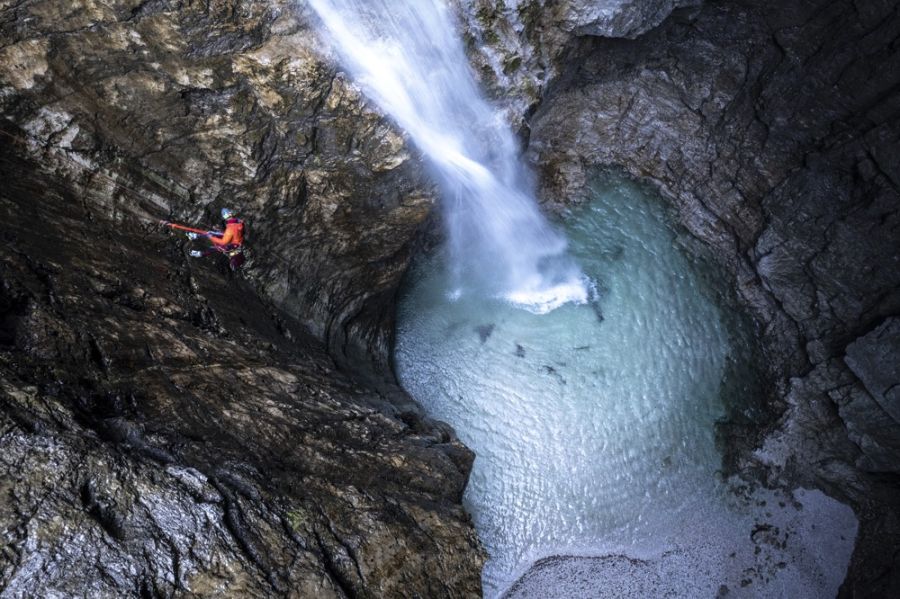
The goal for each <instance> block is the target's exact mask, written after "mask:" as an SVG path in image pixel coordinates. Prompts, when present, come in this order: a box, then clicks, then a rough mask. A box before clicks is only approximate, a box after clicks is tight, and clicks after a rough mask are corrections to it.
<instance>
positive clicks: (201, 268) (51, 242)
mask: <svg viewBox="0 0 900 599" xmlns="http://www.w3.org/2000/svg"><path fill="white" fill-rule="evenodd" d="M9 149H10V146H9V145H4V146H3V150H2V154H0V168H2V172H3V173H4V177H6V176H9V179H5V181H6V183H5V184H4V186H3V188H2V189H0V215H2V218H3V221H4V223H5V227H4V231H3V246H2V248H3V249H2V251H0V281H2V287H0V307H2V310H3V320H2V327H0V497H2V501H0V534H2V538H3V544H2V550H0V589H2V594H3V595H4V596H10V597H20V596H21V597H39V596H91V597H121V596H137V595H141V596H173V595H175V596H213V595H224V596H242V597H243V596H248V597H271V596H292V597H381V596H405V597H412V596H429V597H430V596H436V597H437V596H443V597H469V596H473V595H476V594H478V593H479V592H480V587H481V584H480V563H481V559H482V558H481V550H480V548H479V545H478V541H477V539H476V538H475V535H474V531H473V529H472V526H471V523H470V520H469V517H468V515H467V514H465V513H464V512H463V510H462V507H461V505H460V499H461V496H462V492H463V488H464V486H465V484H466V480H467V478H468V472H469V469H470V467H471V462H472V458H473V456H472V454H471V452H469V451H468V450H467V449H466V448H465V447H463V446H462V445H461V444H460V443H459V442H458V441H457V440H456V438H455V436H454V435H453V432H452V431H451V430H450V429H449V427H447V426H446V425H442V424H439V423H435V422H431V421H428V420H426V419H424V418H423V417H422V416H421V415H420V414H419V412H418V409H417V407H416V406H415V405H412V404H411V403H410V402H409V400H407V399H405V395H404V394H403V393H402V392H401V391H400V390H399V389H394V390H393V391H391V390H390V389H389V388H387V387H384V388H383V389H382V391H381V392H375V391H373V390H371V389H369V388H368V387H366V386H364V385H362V384H360V383H359V382H357V381H356V380H354V379H353V378H352V377H351V376H349V375H347V374H345V373H344V372H342V371H341V370H340V369H339V368H338V367H337V366H336V365H335V363H334V361H333V360H332V359H331V357H330V356H329V355H328V354H327V353H326V352H325V350H324V347H323V346H322V345H321V343H320V342H319V341H317V340H316V339H314V338H312V337H311V336H310V335H309V334H308V333H307V332H305V331H304V330H303V328H302V326H301V325H300V323H298V322H297V321H296V320H295V319H294V318H292V317H291V316H290V315H288V314H286V313H285V312H284V311H282V310H279V309H278V308H276V307H274V306H273V305H272V304H271V303H270V302H267V301H264V300H262V299H260V297H258V296H257V294H256V292H255V291H254V289H253V288H252V286H251V285H250V284H249V283H248V282H247V281H245V280H243V279H241V278H240V277H229V275H228V274H227V272H228V270H227V267H226V268H224V271H220V270H218V269H217V268H216V267H215V266H214V265H213V264H198V263H197V262H194V261H190V259H189V258H186V257H185V252H184V247H183V246H184V241H182V240H183V237H181V236H177V237H176V236H173V235H167V234H165V233H163V232H160V231H158V230H154V229H141V228H139V227H138V226H136V225H135V224H133V223H120V224H118V225H117V224H116V223H114V222H112V221H110V220H109V219H108V218H107V217H106V216H102V215H100V214H97V213H96V212H95V211H94V208H93V206H92V203H91V201H90V200H98V201H99V200H100V199H101V198H100V197H96V196H94V193H93V192H88V193H87V195H84V191H85V190H83V189H73V188H72V187H70V186H69V185H68V184H67V182H64V181H63V182H60V181H59V179H58V177H57V176H56V175H55V174H54V173H52V172H49V171H46V170H44V169H42V168H41V167H40V166H39V165H37V164H35V163H31V162H27V161H23V160H22V159H20V158H17V157H14V156H10V155H9V154H8V150H9Z"/></svg>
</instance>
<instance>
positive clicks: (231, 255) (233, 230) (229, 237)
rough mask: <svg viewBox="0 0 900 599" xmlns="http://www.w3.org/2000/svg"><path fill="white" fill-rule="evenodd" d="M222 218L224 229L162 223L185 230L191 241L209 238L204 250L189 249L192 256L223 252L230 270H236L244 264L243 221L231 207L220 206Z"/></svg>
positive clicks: (197, 256) (198, 256) (200, 256)
mask: <svg viewBox="0 0 900 599" xmlns="http://www.w3.org/2000/svg"><path fill="white" fill-rule="evenodd" d="M222 220H224V221H225V230H224V231H204V230H202V229H195V228H192V227H186V226H184V225H179V224H176V223H170V222H168V221H163V223H162V224H164V225H165V226H167V227H170V228H172V229H178V230H180V231H186V232H187V236H188V238H190V239H191V240H192V241H193V240H196V239H199V238H205V239H208V240H209V242H210V243H211V244H212V247H210V248H208V249H205V250H191V252H190V255H191V257H192V258H203V257H205V256H209V255H211V254H216V253H221V254H225V255H226V256H228V265H229V266H230V267H231V270H237V269H239V268H240V267H241V265H242V264H244V221H242V220H241V219H239V218H237V216H236V213H235V211H234V210H232V209H231V208H222Z"/></svg>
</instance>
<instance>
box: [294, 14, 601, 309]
mask: <svg viewBox="0 0 900 599" xmlns="http://www.w3.org/2000/svg"><path fill="white" fill-rule="evenodd" d="M309 3H310V5H311V6H312V7H313V9H315V11H316V13H317V14H318V15H319V17H320V18H321V20H322V23H323V24H324V26H325V29H326V30H327V33H328V36H329V38H330V40H331V42H332V43H333V44H334V46H335V47H336V49H337V50H338V52H339V54H340V56H341V58H342V59H343V62H344V64H345V66H346V67H347V68H348V69H349V71H350V73H351V75H352V76H353V77H354V79H355V80H356V82H357V83H359V85H360V86H361V87H362V88H363V90H364V92H365V93H366V94H367V95H368V96H369V97H370V98H372V99H373V100H374V101H375V102H376V103H377V104H378V105H379V106H380V107H381V108H382V109H383V110H384V111H385V112H387V113H388V114H389V115H390V116H391V117H393V118H394V120H395V121H396V122H397V124H398V125H399V126H400V127H401V128H402V129H404V130H405V131H406V132H407V133H408V134H409V136H410V137H411V138H412V140H413V141H414V142H415V144H416V145H417V146H418V147H419V148H420V149H421V150H422V152H424V154H425V155H426V156H427V157H428V158H429V159H430V161H431V163H432V164H433V165H434V167H435V168H436V170H437V171H438V173H439V174H440V178H441V182H442V183H443V186H444V195H445V198H444V202H443V207H444V218H445V223H446V226H447V231H448V241H449V249H450V259H451V261H452V267H453V270H454V273H455V275H456V276H455V282H454V284H455V285H456V286H457V289H456V290H455V292H456V293H457V294H460V293H465V292H466V291H469V290H470V289H472V288H473V287H474V288H478V289H479V290H486V291H487V292H488V293H489V294H491V295H497V296H501V297H504V298H506V299H507V300H509V301H511V302H514V303H516V304H519V305H522V306H523V307H526V308H528V309H530V310H532V311H535V312H546V311H549V310H552V309H553V308H555V307H557V306H559V305H562V304H564V303H566V302H570V301H575V302H584V301H585V300H586V299H587V290H586V286H585V283H584V279H583V277H582V275H581V273H580V270H579V269H578V268H577V267H576V266H575V264H574V262H572V261H571V259H569V258H568V257H567V255H566V241H565V239H564V238H563V237H562V236H561V235H560V234H559V233H557V232H556V231H555V230H553V228H552V227H551V226H550V225H549V223H548V222H547V220H546V219H545V218H544V217H543V215H542V214H541V213H540V210H539V209H538V207H537V203H536V202H535V200H534V198H533V194H532V193H531V191H530V189H529V181H530V177H529V174H528V173H527V172H526V170H525V169H524V168H523V167H522V165H521V164H520V162H519V160H518V151H517V147H516V143H515V139H514V137H513V135H512V133H511V131H510V130H509V127H508V125H507V124H506V123H505V122H504V120H503V118H502V116H501V114H500V113H499V112H498V111H497V110H495V109H494V108H492V107H491V106H490V105H489V104H488V103H487V102H486V101H485V100H484V99H483V98H482V96H481V94H480V92H479V90H478V86H477V85H476V82H475V79H474V77H473V76H472V73H471V71H470V68H469V64H468V61H467V59H466V55H465V52H464V51H463V47H462V44H461V42H460V40H459V38H458V36H457V33H456V30H455V28H454V26H453V22H452V18H451V15H450V14H448V9H447V7H446V5H445V4H444V3H443V2H441V1H440V0H391V1H390V2H388V1H387V0H309Z"/></svg>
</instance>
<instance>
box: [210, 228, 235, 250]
mask: <svg viewBox="0 0 900 599" xmlns="http://www.w3.org/2000/svg"><path fill="white" fill-rule="evenodd" d="M234 227H235V225H228V226H226V227H225V233H223V234H222V236H221V237H216V236H215V235H210V236H209V240H210V241H211V242H212V244H213V245H219V246H222V245H228V244H230V243H231V241H232V240H233V239H234Z"/></svg>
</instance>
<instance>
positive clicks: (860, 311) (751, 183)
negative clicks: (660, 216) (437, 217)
mask: <svg viewBox="0 0 900 599" xmlns="http://www.w3.org/2000/svg"><path fill="white" fill-rule="evenodd" d="M896 16H897V14H896V4H895V3H890V2H873V3H868V4H867V5H866V8H865V10H860V7H859V6H858V5H857V4H856V3H852V2H812V3H794V2H791V3H783V2H764V3H762V4H760V3H749V2H746V3H745V2H737V3H705V4H703V5H702V6H700V7H698V8H691V9H684V10H676V11H675V12H674V13H673V14H672V15H671V16H670V17H669V18H668V19H667V20H666V21H665V22H664V23H663V24H662V25H660V26H659V27H658V28H656V29H654V30H652V31H649V32H647V33H645V34H644V35H642V36H640V37H639V38H638V39H636V40H634V41H629V40H621V39H604V38H596V37H590V38H588V37H584V38H582V39H580V40H578V41H577V42H576V43H572V44H570V46H569V49H568V55H567V58H566V59H565V61H563V63H562V64H564V65H566V66H564V67H563V72H562V74H561V75H560V77H559V79H558V80H557V82H556V83H555V85H553V86H551V88H550V91H549V93H548V94H547V96H546V97H545V99H544V101H543V102H542V104H541V105H540V107H539V108H538V110H537V112H536V114H535V115H534V117H533V119H532V120H531V127H530V145H529V148H528V153H529V156H530V157H531V160H532V161H533V163H534V164H535V165H536V167H537V168H539V169H540V170H541V175H542V176H541V178H540V181H541V183H542V184H543V186H544V190H543V195H544V197H546V198H548V199H549V200H557V201H558V200H560V199H564V200H565V201H569V202H577V201H580V199H581V198H584V197H586V196H587V194H588V192H589V187H590V180H591V172H592V169H595V168H597V167H601V166H606V165H616V166H617V167H621V168H624V169H625V170H626V171H628V172H629V173H631V174H632V175H633V176H635V177H637V178H641V179H645V180H649V181H651V182H653V183H654V184H655V185H656V186H657V187H658V188H659V189H660V191H661V192H662V194H663V196H664V197H666V198H667V199H668V200H669V201H670V203H671V205H672V207H673V208H674V211H675V214H676V216H677V218H678V219H679V220H680V221H681V223H682V224H683V225H684V226H685V227H686V228H687V229H688V230H689V231H690V232H691V233H692V234H693V236H694V237H695V238H696V239H699V240H702V241H703V242H705V249H703V247H701V246H696V247H694V249H695V250H699V251H702V252H710V251H711V253H712V254H713V255H714V256H715V257H716V258H717V259H718V260H719V261H720V262H721V263H723V264H724V265H725V266H726V267H728V268H729V269H730V270H731V272H732V273H733V276H734V286H735V288H736V290H737V292H738V295H739V298H740V299H741V300H742V302H743V303H744V304H745V305H746V306H748V307H749V309H750V311H751V313H752V314H753V315H754V316H755V317H756V319H757V320H758V322H760V323H761V333H762V338H763V341H764V343H765V345H766V348H767V355H768V362H769V365H770V368H771V372H772V376H773V379H774V380H775V381H776V386H777V388H778V389H779V393H778V397H775V398H773V401H772V403H771V410H772V413H773V414H775V415H778V414H781V416H780V419H779V420H778V423H777V425H776V426H775V427H774V428H773V429H771V430H770V431H769V436H768V438H767V440H766V441H764V442H763V444H762V446H763V447H765V448H766V450H763V451H760V452H757V453H755V454H753V453H752V450H753V448H754V446H758V445H757V444H758V443H759V442H760V441H761V436H760V435H750V436H748V437H747V438H748V439H752V440H753V441H752V445H748V446H745V447H744V450H743V452H742V453H743V455H744V460H743V461H742V464H739V465H737V466H738V467H742V468H747V469H751V470H757V471H758V469H760V468H761V469H762V471H764V472H767V476H768V477H769V481H770V482H779V481H780V482H781V483H783V484H787V485H792V484H798V483H800V484H816V485H818V486H820V487H822V488H824V489H826V490H827V491H828V492H830V493H832V494H834V495H836V496H838V497H840V498H842V499H843V500H846V501H850V502H851V503H852V504H853V505H854V506H855V507H856V509H857V512H858V514H860V515H861V516H862V517H863V525H862V531H861V540H860V542H859V545H858V547H857V553H856V555H855V557H854V559H853V563H852V565H851V569H850V573H849V578H848V582H847V585H846V589H847V592H853V593H863V594H866V593H875V594H876V595H878V594H879V593H881V594H884V593H886V594H892V593H895V592H897V591H898V589H900V574H898V572H900V568H898V566H900V564H898V563H897V562H896V556H897V555H898V553H897V549H898V547H900V545H898V544H897V538H898V534H897V532H898V530H900V529H897V528H896V526H897V522H896V520H895V519H893V518H891V517H888V514H890V513H892V512H893V511H895V510H896V509H897V507H898V504H897V500H896V499H894V498H893V497H897V496H900V492H898V491H900V490H898V489H897V487H896V484H895V482H892V479H890V478H883V477H877V476H871V475H869V474H868V472H871V471H877V472H890V473H892V474H896V473H897V472H898V470H897V465H898V464H900V445H898V443H897V440H898V438H900V426H898V423H897V420H896V419H895V418H894V417H893V416H892V415H891V412H890V409H893V408H892V406H893V403H894V402H895V401H896V400H895V396H894V395H890V394H893V393H895V392H896V391H895V390H894V391H891V387H890V385H891V383H890V380H889V379H896V377H895V376H894V374H893V373H891V368H889V367H888V368H884V366H886V365H887V364H888V363H896V362H897V360H896V357H895V354H896V348H894V347H893V345H894V344H893V341H892V339H893V333H891V332H890V331H892V330H893V328H895V327H894V325H893V324H892V323H893V320H894V319H893V318H892V316H895V315H896V314H897V313H898V311H900V268H897V265H898V264H900V185H898V183H900V164H898V162H897V160H896V159H895V158H890V157H891V156H894V155H895V154H896V152H894V151H892V148H895V147H896V145H897V143H898V141H900V121H898V117H897V115H898V114H900V112H898V109H900V94H897V92H896V90H897V86H898V84H900V49H898V47H897V46H896V44H894V42H893V41H892V40H895V39H896V37H897V35H898V34H900V21H898V20H897V18H896ZM875 331H877V332H875ZM856 339H860V341H856V342H855V343H854V341H855V340H856ZM845 354H846V356H847V358H846V359H847V362H846V364H845V363H844V361H843V360H842V358H843V356H844V355H845ZM848 365H849V366H850V368H848V367H847V366H848ZM876 369H878V370H884V371H885V373H884V376H883V377H876V376H875V374H874V372H875V370H876ZM782 400H784V403H782ZM784 405H786V406H788V407H787V410H786V411H783V410H784V408H783V407H781V406H784ZM755 426H760V427H767V426H768V425H766V424H764V423H759V424H756V425H755ZM735 439H737V437H735ZM776 447H778V448H779V451H777V452H770V451H768V450H770V449H774V448H776ZM775 455H778V456H779V457H778V458H774V457H773V456H775ZM754 456H755V457H754ZM770 458H771V459H770ZM879 502H882V503H879ZM875 514H877V516H875ZM880 527H881V528H883V529H884V530H885V533H884V534H879V533H877V532H875V531H876V530H878V529H879V528H880ZM885 527H895V528H885ZM878 548H880V549H878ZM863 556H865V557H863ZM866 560H868V561H866ZM888 573H890V574H888ZM889 589H890V591H889Z"/></svg>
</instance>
